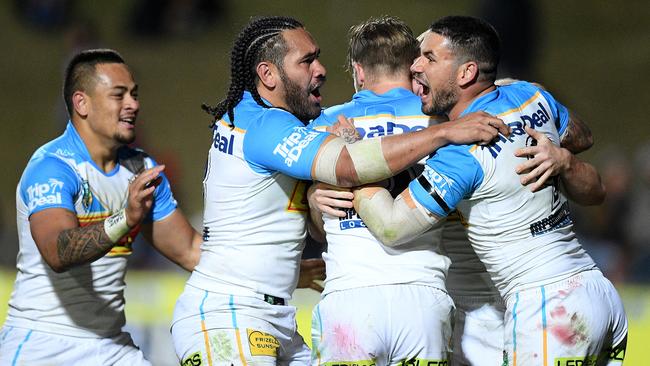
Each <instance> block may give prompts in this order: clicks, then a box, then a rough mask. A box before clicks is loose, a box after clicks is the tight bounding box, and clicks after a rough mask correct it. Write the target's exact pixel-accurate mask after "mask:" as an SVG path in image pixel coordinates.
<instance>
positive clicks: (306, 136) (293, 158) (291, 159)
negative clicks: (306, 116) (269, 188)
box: [273, 127, 321, 167]
mask: <svg viewBox="0 0 650 366" xmlns="http://www.w3.org/2000/svg"><path fill="white" fill-rule="evenodd" d="M293 131H294V132H293V133H292V134H291V135H289V136H287V137H285V138H283V139H282V142H281V143H279V144H278V145H277V146H276V147H275V149H274V150H273V155H280V156H282V157H283V158H284V163H285V164H286V165H287V166H288V167H290V166H291V165H293V163H295V162H297V161H298V160H299V159H300V155H302V150H303V149H305V148H306V147H307V146H308V145H309V143H310V142H312V141H314V139H315V138H316V137H317V136H318V135H320V134H321V132H318V131H314V130H311V129H308V128H306V127H296V128H294V129H293Z"/></svg>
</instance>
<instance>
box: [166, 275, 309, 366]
mask: <svg viewBox="0 0 650 366" xmlns="http://www.w3.org/2000/svg"><path fill="white" fill-rule="evenodd" d="M295 317H296V308H295V307H293V306H288V305H271V304H269V303H267V302H265V301H264V300H262V299H261V298H259V299H258V298H255V297H247V296H234V295H227V294H219V293H214V292H208V291H205V290H200V289H198V288H195V287H193V286H190V285H186V286H185V290H184V291H183V293H182V294H181V296H180V298H179V299H178V301H177V302H176V308H175V309H174V320H173V324H172V329H171V331H172V338H173V340H174V348H175V349H176V355H177V356H178V358H179V360H180V361H181V365H183V366H196V365H202V366H203V365H208V366H212V365H227V366H231V365H308V364H309V355H310V351H309V348H308V347H307V345H306V344H305V342H304V341H303V339H302V337H301V336H300V334H298V331H297V328H296V319H295Z"/></svg>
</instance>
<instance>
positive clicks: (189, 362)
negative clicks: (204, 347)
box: [181, 351, 203, 366]
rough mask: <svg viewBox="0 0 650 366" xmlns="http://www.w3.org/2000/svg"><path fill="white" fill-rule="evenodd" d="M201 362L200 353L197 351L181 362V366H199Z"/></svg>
mask: <svg viewBox="0 0 650 366" xmlns="http://www.w3.org/2000/svg"><path fill="white" fill-rule="evenodd" d="M202 361H203V360H202V359H201V351H197V352H194V353H193V354H191V355H189V356H187V358H185V359H184V360H183V361H181V366H201V365H202V364H203V362H202Z"/></svg>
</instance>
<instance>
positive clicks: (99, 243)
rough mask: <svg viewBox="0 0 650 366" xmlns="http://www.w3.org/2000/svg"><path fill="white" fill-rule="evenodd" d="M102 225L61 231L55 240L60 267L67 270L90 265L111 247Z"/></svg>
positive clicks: (111, 244)
mask: <svg viewBox="0 0 650 366" xmlns="http://www.w3.org/2000/svg"><path fill="white" fill-rule="evenodd" d="M113 245H114V244H113V243H112V242H111V239H109V237H108V235H106V232H105V231H104V225H103V223H98V224H94V225H89V226H85V227H76V228H73V229H68V230H63V231H62V232H61V233H60V234H59V237H58V238H57V254H58V256H59V261H60V262H61V266H62V267H64V268H69V267H72V266H75V265H80V264H85V263H90V262H92V261H94V260H95V259H97V258H100V257H102V256H103V255H104V254H106V253H107V252H108V251H109V250H111V248H112V247H113Z"/></svg>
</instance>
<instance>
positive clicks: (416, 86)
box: [413, 79, 430, 98]
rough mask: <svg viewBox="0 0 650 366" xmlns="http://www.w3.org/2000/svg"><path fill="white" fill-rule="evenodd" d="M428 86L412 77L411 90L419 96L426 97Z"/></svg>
mask: <svg viewBox="0 0 650 366" xmlns="http://www.w3.org/2000/svg"><path fill="white" fill-rule="evenodd" d="M429 91H430V89H429V87H428V86H427V85H426V84H424V83H423V82H421V81H420V80H418V79H413V92H414V93H415V94H417V95H418V96H419V97H420V98H426V97H427V96H428V95H429Z"/></svg>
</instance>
